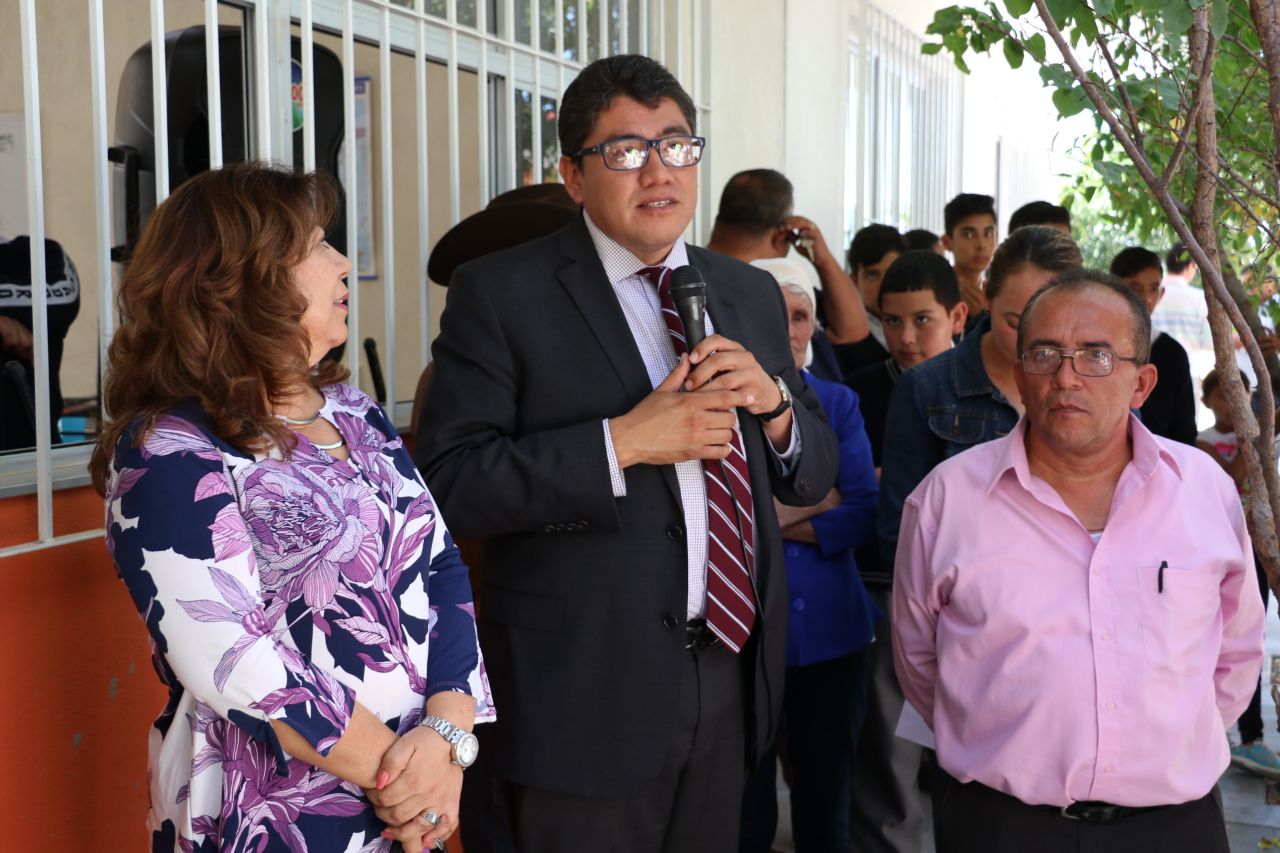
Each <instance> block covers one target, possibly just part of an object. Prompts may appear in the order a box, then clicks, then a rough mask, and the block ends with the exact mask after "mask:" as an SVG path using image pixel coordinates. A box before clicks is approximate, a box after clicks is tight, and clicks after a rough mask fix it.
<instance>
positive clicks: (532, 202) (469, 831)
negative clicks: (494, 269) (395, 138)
mask: <svg viewBox="0 0 1280 853" xmlns="http://www.w3.org/2000/svg"><path fill="white" fill-rule="evenodd" d="M578 210H579V209H578V203H577V202H575V201H574V200H573V199H572V198H570V197H569V193H568V191H567V190H565V188H564V184H531V185H529V186H525V187H516V188H515V189H513V190H508V191H507V192H505V193H502V194H501V195H497V196H494V198H493V199H492V200H491V201H490V202H489V204H488V205H487V206H486V207H485V208H484V209H483V210H480V211H477V212H476V213H473V214H471V215H470V216H468V217H467V218H466V219H464V220H462V221H461V222H459V223H458V224H457V225H455V226H453V227H452V228H450V229H449V230H448V231H446V232H445V235H444V236H443V237H441V238H440V239H439V240H438V241H437V242H436V245H435V246H434V247H433V248H432V250H431V256H430V257H429V258H428V259H427V275H428V277H430V279H431V280H432V281H434V282H435V283H436V284H440V285H444V286H446V287H447V286H448V284H449V281H450V280H451V279H452V278H453V273H454V271H455V270H456V269H457V268H458V267H459V266H461V265H462V264H465V263H466V262H467V261H472V260H475V259H476V258H480V257H484V256H485V255H489V254H492V253H494V252H498V251H501V250H502V249H509V248H511V247H513V246H518V245H520V244H521V243H527V242H528V241H530V240H535V239H537V238H538V237H545V236H547V235H548V234H554V233H555V232H556V231H559V230H560V229H561V228H563V227H564V226H565V225H568V224H569V223H570V222H572V221H573V220H574V219H576V218H577V216H578ZM434 370H435V364H434V363H431V364H428V365H427V367H426V369H424V370H423V371H422V378H421V379H419V380H418V391H417V393H415V394H414V407H413V416H412V418H411V420H410V427H409V432H410V433H411V434H412V435H415V436H416V435H417V432H418V423H419V421H420V418H421V408H422V400H423V399H424V395H425V391H426V384H427V382H428V380H429V379H430V376H431V374H432V373H433V372H434ZM458 546H459V547H460V548H461V549H462V552H463V557H464V558H465V559H466V561H467V565H468V566H470V567H471V572H472V580H471V583H472V586H473V587H476V586H479V579H480V577H481V574H480V573H482V572H483V571H484V558H483V543H481V542H479V541H477V540H467V539H460V540H459V542H458ZM498 725H501V722H495V723H494V724H493V725H491V726H485V727H483V728H484V729H487V731H479V730H478V731H477V732H476V737H478V738H479V741H480V751H479V755H478V757H477V758H476V761H475V763H474V764H472V765H471V766H470V767H468V768H467V784H466V785H464V786H463V788H462V800H461V802H460V804H459V810H460V814H459V816H458V817H459V821H458V822H459V825H460V827H461V830H462V833H463V837H464V839H465V841H466V845H467V850H468V851H469V853H514V851H515V846H514V844H515V842H514V840H513V839H512V837H511V827H510V821H509V820H508V817H507V803H506V796H505V792H504V791H503V786H502V784H501V782H500V781H499V779H498V778H497V774H496V772H495V767H494V758H495V756H494V755H493V753H492V750H490V749H488V746H489V743H490V741H491V740H492V738H493V731H494V729H495V728H496V727H497V726H498Z"/></svg>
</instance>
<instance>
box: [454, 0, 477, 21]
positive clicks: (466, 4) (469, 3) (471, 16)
mask: <svg viewBox="0 0 1280 853" xmlns="http://www.w3.org/2000/svg"><path fill="white" fill-rule="evenodd" d="M458 23H459V24H462V26H464V27H474V26H475V25H476V0H458Z"/></svg>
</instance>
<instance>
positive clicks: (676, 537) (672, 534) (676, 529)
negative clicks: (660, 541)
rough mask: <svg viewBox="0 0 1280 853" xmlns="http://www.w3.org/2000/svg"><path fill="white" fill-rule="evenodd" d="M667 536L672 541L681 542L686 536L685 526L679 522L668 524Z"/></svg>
mask: <svg viewBox="0 0 1280 853" xmlns="http://www.w3.org/2000/svg"><path fill="white" fill-rule="evenodd" d="M667 538H668V539H670V540H671V541H672V542H679V541H680V540H681V539H683V538H684V528H683V527H681V526H680V525H678V524H668V525H667Z"/></svg>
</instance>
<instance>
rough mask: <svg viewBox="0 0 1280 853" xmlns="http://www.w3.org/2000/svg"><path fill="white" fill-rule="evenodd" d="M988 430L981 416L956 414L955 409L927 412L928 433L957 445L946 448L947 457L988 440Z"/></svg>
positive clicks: (987, 425) (987, 423)
mask: <svg viewBox="0 0 1280 853" xmlns="http://www.w3.org/2000/svg"><path fill="white" fill-rule="evenodd" d="M989 428H990V427H989V422H988V419H987V418H984V417H982V416H981V415H971V414H966V413H964V412H957V411H956V410H955V409H934V410H931V411H930V412H929V431H930V432H932V433H933V434H934V435H936V436H937V437H938V438H940V439H942V440H943V441H945V442H947V443H948V444H951V445H958V447H954V448H948V454H947V455H948V456H950V455H954V454H955V453H958V452H959V451H961V450H966V449H968V448H970V447H972V446H973V445H975V444H981V443H983V442H984V441H988V440H990V438H991V436H990V435H989V434H988V431H989Z"/></svg>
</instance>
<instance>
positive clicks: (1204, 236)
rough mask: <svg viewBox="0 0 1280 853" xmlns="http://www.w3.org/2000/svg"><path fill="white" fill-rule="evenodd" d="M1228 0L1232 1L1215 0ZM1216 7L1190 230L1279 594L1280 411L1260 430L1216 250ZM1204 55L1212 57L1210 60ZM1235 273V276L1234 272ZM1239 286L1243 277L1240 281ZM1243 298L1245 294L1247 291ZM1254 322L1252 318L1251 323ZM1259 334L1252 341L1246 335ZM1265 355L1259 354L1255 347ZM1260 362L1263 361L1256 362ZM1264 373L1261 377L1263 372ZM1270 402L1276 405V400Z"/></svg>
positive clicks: (1259, 544)
mask: <svg viewBox="0 0 1280 853" xmlns="http://www.w3.org/2000/svg"><path fill="white" fill-rule="evenodd" d="M1216 2H1219V3H1221V2H1226V0H1216ZM1209 14H1210V6H1209V4H1205V5H1204V6H1202V7H1201V8H1200V9H1199V10H1197V11H1196V13H1195V19H1194V20H1195V22H1194V23H1193V24H1192V27H1191V33H1190V47H1191V66H1192V67H1193V68H1205V69H1207V70H1206V72H1205V76H1204V77H1203V78H1201V79H1200V80H1198V81H1196V85H1197V86H1198V87H1202V88H1203V94H1202V97H1203V99H1204V101H1203V103H1202V105H1201V108H1200V111H1199V113H1198V114H1197V115H1196V125H1195V133H1196V154H1197V158H1196V159H1197V170H1196V182H1195V201H1194V202H1193V203H1192V205H1191V230H1192V233H1193V234H1194V235H1195V238H1196V241H1197V242H1198V243H1199V244H1200V248H1201V250H1202V251H1203V252H1204V255H1205V258H1206V259H1207V260H1208V261H1209V263H1208V265H1207V267H1202V268H1201V275H1202V276H1204V277H1205V279H1206V284H1208V283H1209V279H1216V281H1215V282H1214V284H1216V285H1218V286H1216V287H1208V286H1206V287H1205V300H1206V301H1207V302H1208V305H1209V328H1210V330H1211V331H1212V332H1213V353H1214V360H1215V362H1216V366H1217V370H1218V378H1219V382H1220V387H1221V388H1222V390H1223V391H1224V392H1225V395H1226V398H1227V404H1228V406H1229V407H1230V409H1231V420H1232V423H1233V424H1234V426H1235V433H1236V437H1237V439H1238V440H1239V444H1240V452H1241V453H1243V454H1245V462H1246V467H1247V469H1248V492H1247V508H1248V513H1247V522H1248V525H1249V531H1250V534H1251V535H1252V537H1253V546H1254V552H1255V555H1256V557H1257V559H1258V561H1259V562H1260V563H1261V565H1262V567H1263V570H1264V571H1265V572H1266V575H1267V584H1268V585H1269V586H1270V587H1271V588H1272V589H1273V590H1276V591H1277V594H1278V595H1280V542H1277V539H1276V524H1275V519H1276V516H1277V514H1276V512H1275V509H1274V507H1273V504H1274V503H1275V501H1274V500H1273V499H1272V496H1273V495H1277V496H1280V476H1277V472H1276V462H1275V450H1274V446H1273V444H1272V442H1273V433H1274V426H1273V424H1274V410H1273V411H1272V412H1271V413H1270V414H1271V417H1267V415H1268V413H1267V412H1266V411H1265V407H1264V412H1263V418H1262V420H1263V423H1264V425H1266V429H1259V424H1258V418H1256V417H1254V414H1253V408H1252V406H1251V405H1250V401H1249V392H1248V391H1246V390H1245V387H1244V384H1243V383H1242V382H1241V379H1240V371H1239V369H1238V368H1237V367H1236V357H1235V346H1234V338H1235V334H1234V330H1233V329H1232V324H1231V321H1230V319H1228V317H1227V310H1228V309H1227V306H1225V305H1224V304H1223V303H1222V302H1221V301H1220V298H1221V296H1223V295H1226V294H1228V293H1229V289H1228V288H1227V285H1226V281H1225V278H1226V276H1224V275H1223V274H1222V269H1223V267H1222V259H1221V257H1220V256H1219V253H1218V232H1217V226H1216V223H1215V217H1214V211H1215V208H1216V206H1217V200H1218V175H1217V172H1218V118H1217V108H1216V106H1215V103H1214V95H1213V79H1212V75H1213V63H1212V61H1211V59H1212V57H1211V56H1209V55H1210V54H1211V53H1212V52H1213V50H1214V43H1213V38H1212V36H1211V35H1210V33H1209ZM1206 58H1208V59H1209V61H1206ZM1231 278H1233V279H1234V278H1235V276H1234V275H1232V276H1231ZM1237 284H1238V282H1237ZM1239 295H1243V293H1242V292H1241V293H1240V294H1239ZM1232 298H1233V301H1235V302H1236V303H1237V306H1238V310H1239V311H1240V313H1241V314H1242V315H1243V317H1242V318H1241V319H1243V320H1245V321H1246V323H1247V324H1248V325H1247V329H1248V331H1249V332H1250V333H1251V334H1248V335H1244V334H1242V336H1241V337H1242V340H1244V341H1245V345H1246V346H1249V347H1252V348H1253V349H1254V350H1255V351H1256V349H1257V340H1256V334H1257V332H1256V331H1255V330H1256V329H1258V328H1260V325H1259V324H1258V321H1257V311H1255V310H1254V308H1253V307H1252V305H1251V304H1250V303H1249V300H1248V299H1247V298H1246V300H1245V304H1244V305H1239V298H1238V295H1237V294H1232ZM1250 320H1252V322H1249V321H1250ZM1248 338H1254V340H1248ZM1256 355H1257V356H1258V357H1259V358H1260V357H1261V353H1260V352H1256ZM1255 363H1257V362H1255ZM1266 375H1267V374H1266V373H1265V372H1260V373H1259V377H1265V376H1266ZM1259 384H1260V385H1262V386H1263V387H1261V388H1259V392H1260V395H1261V396H1262V398H1263V400H1264V401H1268V400H1270V399H1272V397H1271V393H1270V389H1271V383H1270V382H1265V383H1264V382H1262V381H1260V382H1259ZM1267 405H1271V406H1274V404H1273V403H1267Z"/></svg>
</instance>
